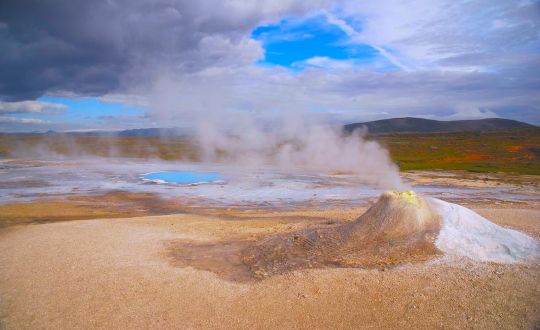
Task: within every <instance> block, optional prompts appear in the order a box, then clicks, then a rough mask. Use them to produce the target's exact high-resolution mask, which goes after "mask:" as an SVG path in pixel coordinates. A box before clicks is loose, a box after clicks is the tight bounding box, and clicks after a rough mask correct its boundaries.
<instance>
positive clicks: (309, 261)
mask: <svg viewBox="0 0 540 330" xmlns="http://www.w3.org/2000/svg"><path fill="white" fill-rule="evenodd" d="M440 226H441V222H440V219H439V216H438V215H437V213H436V212H434V210H433V208H432V207H431V206H430V205H429V204H428V203H426V202H425V201H424V200H423V199H421V198H418V197H417V196H416V195H415V194H414V193H412V192H403V193H398V192H386V193H384V194H383V195H382V196H381V197H380V198H379V200H378V202H377V203H376V204H374V205H373V206H372V207H371V208H370V209H369V210H368V211H367V212H366V213H364V214H363V215H362V216H360V217H359V218H358V219H357V220H355V221H353V222H350V223H345V224H338V225H336V226H333V227H329V228H328V227H327V228H316V229H307V230H302V231H298V232H294V233H290V234H286V235H277V236H273V237H269V238H266V239H263V240H261V241H259V242H257V243H255V244H253V245H251V246H249V247H247V248H246V249H244V250H243V251H242V262H243V263H244V264H245V265H247V267H248V268H249V271H250V272H251V273H252V274H253V276H255V277H256V278H264V277H266V276H270V275H275V274H280V273H283V272H286V271H290V270H295V269H302V268H320V267H326V266H334V267H385V266H392V265H396V264H399V263H407V262H418V261H425V260H427V259H428V258H429V257H431V256H433V255H435V254H438V253H439V251H438V249H437V247H436V246H435V243H434V242H435V239H436V237H437V234H438V232H439V230H440Z"/></svg>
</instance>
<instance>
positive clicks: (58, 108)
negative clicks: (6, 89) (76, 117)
mask: <svg viewBox="0 0 540 330" xmlns="http://www.w3.org/2000/svg"><path fill="white" fill-rule="evenodd" d="M66 109H67V107H66V106H65V105H63V104H59V103H51V102H41V101H21V102H0V114H14V113H41V114H58V113H62V112H64V111H65V110H66Z"/></svg>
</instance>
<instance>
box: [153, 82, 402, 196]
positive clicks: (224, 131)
mask: <svg viewBox="0 0 540 330" xmlns="http://www.w3.org/2000/svg"><path fill="white" fill-rule="evenodd" d="M214 87H215V93H214V94H213V95H212V96H209V97H208V100H207V101H204V102H202V101H201V98H200V95H199V94H200V91H198V90H197V88H196V87H193V86H191V87H187V86H186V84H185V83H184V82H179V81H176V80H169V79H163V78H162V79H158V80H157V83H156V84H155V85H154V87H153V89H152V95H151V96H150V97H149V98H148V99H149V100H151V102H150V105H149V108H150V109H151V111H150V116H151V117H153V118H155V119H156V121H157V122H167V123H169V125H170V124H171V123H173V124H175V125H174V126H178V127H182V126H184V127H187V128H190V129H192V130H193V133H194V135H195V137H196V140H197V141H198V146H199V148H200V152H201V155H202V159H203V160H204V161H206V162H226V163H230V164H233V165H235V166H238V167H240V168H249V169H253V168H260V167H263V166H271V167H275V168H278V169H280V170H284V171H297V170H304V171H306V170H308V171H321V172H330V173H335V172H346V173H351V174H355V175H358V176H359V177H360V178H361V179H363V180H364V181H365V182H366V184H370V185H375V186H377V187H380V188H385V189H400V188H403V183H402V181H401V179H400V177H399V170H398V168H397V166H396V165H395V164H394V163H393V162H392V161H391V159H390V157H389V154H388V152H387V151H386V150H385V149H384V148H383V147H382V146H381V145H379V144H378V143H377V142H375V141H368V140H366V138H365V136H364V135H363V133H362V132H356V133H355V134H351V135H345V134H344V133H343V131H342V129H341V125H340V124H331V123H329V122H328V121H324V120H321V118H319V117H318V116H317V114H316V113H313V112H311V113H308V112H305V111H302V110H290V109H288V108H285V109H287V110H283V109H282V108H280V110H276V111H273V112H270V113H269V112H268V111H264V112H259V111H256V110H254V109H257V107H256V105H254V106H247V107H244V108H242V107H240V108H238V107H236V106H235V105H233V104H232V102H233V100H232V96H230V95H229V94H234V93H235V91H236V90H235V89H234V88H232V87H228V86H223V85H219V86H214ZM197 95H199V96H197ZM282 98H286V95H284V96H282V97H281V99H282ZM280 102H283V101H282V100H281V101H280Z"/></svg>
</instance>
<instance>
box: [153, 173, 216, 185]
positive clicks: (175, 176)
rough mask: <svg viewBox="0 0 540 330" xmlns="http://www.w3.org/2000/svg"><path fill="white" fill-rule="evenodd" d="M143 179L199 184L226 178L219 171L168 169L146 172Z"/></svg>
mask: <svg viewBox="0 0 540 330" xmlns="http://www.w3.org/2000/svg"><path fill="white" fill-rule="evenodd" d="M143 179H144V180H149V181H156V182H164V183H175V184H197V183H212V182H218V181H223V180H224V179H225V178H224V177H223V176H222V175H221V174H219V173H217V172H193V171H166V172H154V173H148V174H145V175H143Z"/></svg>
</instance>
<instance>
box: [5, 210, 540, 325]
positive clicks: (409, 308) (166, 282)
mask: <svg viewBox="0 0 540 330" xmlns="http://www.w3.org/2000/svg"><path fill="white" fill-rule="evenodd" d="M469 207H471V205H469ZM473 208H474V207H473ZM476 210H477V211H478V212H479V213H481V214H482V215H484V216H486V217H488V218H489V219H490V220H492V221H494V222H497V223H499V224H501V225H504V226H509V227H512V228H515V229H518V230H521V231H523V232H526V233H528V234H530V235H532V236H534V237H536V238H540V209H537V208H532V207H525V206H519V208H515V207H514V208H512V207H506V208H504V207H499V208H497V209H492V208H489V209H476ZM362 211H363V209H361V208H354V209H353V208H351V209H343V208H341V209H324V210H290V211H269V210H266V211H264V210H259V211H257V210H244V211H234V210H228V211H227V210H214V211H212V210H209V211H207V212H206V215H201V214H181V215H166V216H145V217H138V218H130V219H101V220H79V221H68V222H57V223H48V224H33V225H24V226H10V227H6V228H3V229H2V230H1V231H0V251H2V253H1V254H0V320H1V326H0V328H2V327H3V328H4V329H147V328H154V329H159V328H162V329H187V328H220V329H221V328H240V329H252V328H400V329H403V328H410V329H412V328H417V329H418V328H455V329H458V328H459V329H461V328H481V329H494V328H506V329H516V328H519V329H527V328H538V327H540V266H539V265H535V264H527V265H497V264H488V263H472V262H469V261H465V260H447V259H445V258H442V259H441V258H438V259H433V260H432V261H429V262H427V263H422V264H414V265H404V266H399V267H397V268H388V269H353V268H349V269H340V268H333V269H307V270H301V271H295V272H293V273H287V274H284V275H278V276H274V277H271V278H268V279H265V280H262V281H255V282H248V283H245V282H234V281H228V280H226V279H223V278H222V277H220V276H218V275H216V274H215V273H212V272H209V271H205V270H200V269H195V268H192V267H180V266H179V265H178V264H177V263H176V262H175V260H174V258H172V257H171V255H170V253H169V250H168V246H169V244H170V242H174V241H179V240H185V241H193V242H206V243H212V244H220V242H223V241H225V240H231V239H239V240H240V239H244V240H249V239H256V238H257V237H262V236H265V235H269V234H273V233H278V232H284V231H293V230H296V229H299V228H304V227H307V226H311V225H314V224H321V223H324V222H328V221H349V220H353V219H354V218H356V217H357V216H358V215H360V214H361V213H362Z"/></svg>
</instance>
